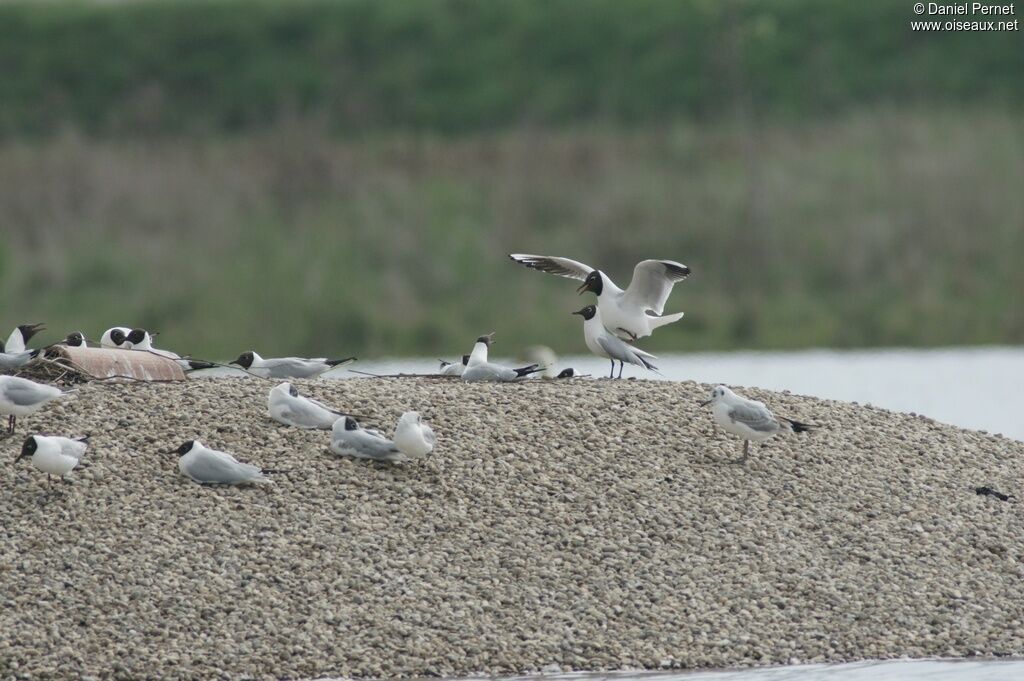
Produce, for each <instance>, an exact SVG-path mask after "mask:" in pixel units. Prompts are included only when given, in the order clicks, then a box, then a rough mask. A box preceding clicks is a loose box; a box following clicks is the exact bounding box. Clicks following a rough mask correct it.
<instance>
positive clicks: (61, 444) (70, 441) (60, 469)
mask: <svg viewBox="0 0 1024 681" xmlns="http://www.w3.org/2000/svg"><path fill="white" fill-rule="evenodd" d="M88 447H89V436H88V435H86V436H85V437H78V438H70V437H60V436H57V435H30V436H28V437H27V438H26V439H25V442H24V443H23V444H22V446H21V453H20V454H18V456H17V458H15V459H14V460H15V461H20V460H22V459H23V458H25V457H32V459H31V461H32V465H33V466H35V467H36V468H38V469H39V470H41V471H42V472H44V473H46V481H47V482H49V481H50V476H51V475H56V476H57V477H58V478H59V477H61V476H63V475H64V474H65V473H70V472H71V471H72V470H74V469H75V467H76V466H77V465H78V463H79V461H81V460H82V456H84V455H85V450H86V449H87V448H88Z"/></svg>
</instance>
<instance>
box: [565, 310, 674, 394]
mask: <svg viewBox="0 0 1024 681" xmlns="http://www.w3.org/2000/svg"><path fill="white" fill-rule="evenodd" d="M573 314H578V315H580V316H581V317H583V337H584V339H585V340H586V342H587V348H588V349H589V350H590V351H591V352H592V353H594V354H595V355H597V356H598V357H604V358H605V359H610V360H611V362H612V369H611V373H609V374H608V378H615V360H618V361H619V378H622V367H623V366H624V364H625V362H629V363H630V364H635V365H637V366H638V367H643V368H645V369H651V370H653V371H657V370H658V367H656V366H654V365H653V364H651V363H650V362H649V361H648V360H651V359H658V358H657V357H655V356H654V355H652V354H651V353H649V352H644V351H643V350H641V349H640V348H634V347H633V346H632V345H630V344H629V343H627V342H626V341H624V340H622V339H621V338H619V337H618V336H616V335H615V334H613V333H612V332H611V331H609V330H608V329H606V328H605V326H604V324H602V323H601V309H600V308H599V307H597V306H596V305H587V306H586V307H585V308H583V309H582V310H577V311H576V312H573Z"/></svg>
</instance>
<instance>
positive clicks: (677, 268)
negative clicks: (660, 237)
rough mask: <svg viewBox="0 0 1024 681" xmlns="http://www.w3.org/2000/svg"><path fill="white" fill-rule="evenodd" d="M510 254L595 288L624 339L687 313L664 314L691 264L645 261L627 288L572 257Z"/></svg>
mask: <svg viewBox="0 0 1024 681" xmlns="http://www.w3.org/2000/svg"><path fill="white" fill-rule="evenodd" d="M508 257H510V258H511V259H512V260H514V261H515V262H517V263H519V264H521V265H526V266H527V267H529V268H531V269H535V270H539V271H541V272H547V273H548V274H555V275H558V276H560V277H567V278H569V279H578V280H581V281H582V282H583V285H582V286H580V287H579V288H578V289H576V291H577V292H578V293H583V292H584V291H591V292H593V293H594V294H595V295H596V296H597V307H598V308H600V310H601V318H602V319H603V321H604V325H605V326H606V327H608V330H609V331H611V332H612V333H614V334H615V335H617V336H619V337H620V338H622V339H623V340H630V341H635V340H636V339H638V338H643V337H644V336H650V335H651V334H652V333H653V332H654V330H655V329H657V328H658V327H660V326H665V325H666V324H671V323H672V322H676V321H679V320H680V319H682V317H683V313H682V312H677V313H676V314H670V315H665V316H664V317H662V316H660V315H661V314H662V313H663V312H664V311H665V301H667V300H668V295H669V294H670V293H671V292H672V287H673V286H675V283H676V282H677V281H682V280H683V279H686V277H688V276H689V275H690V268H689V267H687V266H686V265H684V264H682V263H678V262H675V261H674V260H643V261H641V262H640V263H638V264H637V266H636V267H635V268H634V269H633V280H632V281H631V282H629V287H627V288H626V290H625V291H623V290H622V289H620V288H619V287H618V286H616V285H615V282H614V281H612V280H611V278H610V277H608V275H606V274H604V273H603V272H601V271H600V270H595V269H594V268H593V267H590V266H589V265H584V264H583V263H581V262H577V261H575V260H570V259H569V258H556V257H551V256H547V255H528V254H526V253H512V254H510V255H509V256H508Z"/></svg>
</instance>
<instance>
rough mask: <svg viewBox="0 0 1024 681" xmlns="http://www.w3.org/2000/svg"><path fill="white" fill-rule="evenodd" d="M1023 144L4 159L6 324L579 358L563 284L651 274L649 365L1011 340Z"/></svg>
mask: <svg viewBox="0 0 1024 681" xmlns="http://www.w3.org/2000/svg"><path fill="white" fill-rule="evenodd" d="M1022 158H1024V123H1022V121H1021V119H1020V118H1019V117H1017V116H1014V115H1010V114H1002V113H991V112H983V111H978V110H974V109H958V110H946V111H944V112H935V111H923V110H920V111H896V110H891V109H874V110H863V111H859V112H856V113H850V114H847V115H843V116H839V117H835V118H830V119H825V120H821V121H818V122H813V123H805V124H800V125H796V124H783V123H772V124H767V125H759V126H749V127H736V126H734V125H732V124H721V123H692V122H690V123H687V122H678V123H675V124H672V125H665V126H659V127H655V128H651V129H647V130H642V131H641V130H634V131H624V130H621V129H607V128H588V129H579V130H575V131H561V132H540V131H510V132H500V133H493V134H491V133H489V134H481V135H474V136H464V137H460V138H458V139H451V138H448V137H438V136H430V135H400V134H388V135H383V136H366V137H363V138H360V139H358V140H354V141H345V140H339V139H336V138H332V137H330V136H325V135H323V134H320V133H318V132H316V131H315V130H314V129H312V128H310V127H279V128H275V129H274V130H273V131H268V132H266V133H264V134H261V135H256V136H246V137H240V138H235V139H230V140H223V139H221V140H210V139H206V140H200V141H188V140H181V139H177V140H173V141H155V142H154V141H148V142H143V141H126V142H112V141H100V142H97V141H91V140H88V139H85V138H81V137H79V136H76V135H65V136H62V137H59V138H54V139H52V140H50V141H47V142H45V143H39V142H32V143H11V144H7V145H5V146H2V147H0V224H3V225H4V235H5V240H4V245H5V247H6V257H5V259H4V261H3V263H0V272H2V277H3V279H2V281H0V284H2V290H3V291H4V292H5V300H4V318H5V319H6V320H7V321H6V324H7V325H9V326H13V325H14V324H15V323H16V322H19V321H36V320H37V319H40V320H44V321H46V322H48V323H49V325H50V328H51V329H52V330H53V331H54V332H59V333H63V332H66V331H71V330H74V329H79V328H81V329H82V330H84V331H86V332H87V333H91V334H97V333H98V332H99V331H102V329H103V328H105V327H106V326H111V325H114V324H122V323H125V324H139V325H146V326H150V327H152V328H155V329H158V330H161V331H162V332H163V333H164V336H162V338H161V340H162V342H164V343H165V344H166V345H167V346H169V347H172V348H176V349H179V350H181V351H187V352H192V353H195V354H196V355H197V356H204V355H205V356H213V357H221V358H229V357H233V356H234V355H235V354H237V353H238V352H239V351H241V350H242V349H245V348H247V347H248V346H252V345H255V346H257V348H258V349H260V350H261V351H266V352H269V353H281V352H295V353H320V352H326V353H346V352H353V353H356V354H370V355H373V354H380V353H381V352H389V353H394V354H421V353H443V354H445V355H448V356H454V355H456V354H458V353H461V352H463V351H465V350H467V349H468V343H469V341H471V340H472V338H473V337H475V336H476V335H478V334H479V333H481V332H486V331H491V330H496V331H497V332H498V334H499V342H500V345H499V346H498V348H497V350H499V351H501V352H507V353H512V352H514V351H515V350H517V349H518V348H520V347H521V346H522V345H526V344H531V343H538V342H540V343H546V344H549V345H551V346H553V347H554V348H555V349H556V350H558V351H560V352H573V351H576V352H582V351H584V347H583V343H582V337H581V333H580V327H579V319H578V318H577V317H573V316H571V315H570V314H569V312H571V311H572V310H576V309H579V307H582V305H583V304H584V302H585V301H586V300H588V299H589V296H587V297H584V298H580V297H577V296H576V295H575V293H574V291H573V289H574V286H573V284H572V283H571V282H569V281H566V280H563V279H559V278H556V277H551V276H548V275H543V274H540V273H536V272H532V271H529V270H527V269H525V268H522V267H520V266H518V265H515V264H513V263H511V262H510V261H508V260H507V259H506V257H505V254H507V253H509V252H515V251H522V252H540V253H549V254H555V255H567V256H570V257H576V258H578V259H580V260H583V261H585V262H588V263H591V264H595V265H599V266H602V267H605V268H606V269H607V270H608V271H609V273H610V274H611V275H612V276H613V277H614V278H615V279H617V280H620V281H622V282H623V283H624V282H625V281H627V280H628V279H629V276H630V274H631V272H630V269H631V267H632V263H634V262H635V261H636V260H639V259H641V258H644V257H652V256H665V257H673V258H677V259H679V260H681V261H683V262H685V263H686V264H688V265H690V266H691V267H692V268H693V271H694V274H693V275H692V276H691V277H690V279H688V280H687V281H685V282H682V283H681V284H679V285H678V286H677V287H676V290H675V293H674V294H673V296H672V298H671V299H670V301H669V305H668V309H669V311H677V310H685V311H686V313H687V316H686V318H685V319H684V320H683V321H681V322H680V323H678V324H676V325H674V326H671V327H667V328H666V329H663V330H661V331H659V332H658V334H657V335H655V336H654V337H652V338H651V339H648V340H649V343H646V344H645V347H650V348H651V349H652V350H656V351H670V350H710V349H723V348H735V347H746V348H789V347H806V346H818V345H820V346H840V347H850V346H864V345H945V344H968V343H1006V342H1022V341H1024V308H1022V307H1021V305H1020V292H1021V291H1022V290H1024V268H1021V267H1020V262H1019V261H1020V255H1021V254H1022V253H1024V230H1022V229H1021V225H1024V194H1022V192H1021V191H1020V188H1021V187H1024V163H1021V159H1022Z"/></svg>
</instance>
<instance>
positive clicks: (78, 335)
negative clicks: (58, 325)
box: [64, 331, 85, 348]
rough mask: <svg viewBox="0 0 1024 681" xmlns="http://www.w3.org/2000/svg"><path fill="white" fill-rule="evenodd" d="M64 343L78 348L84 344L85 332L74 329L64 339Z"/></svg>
mask: <svg viewBox="0 0 1024 681" xmlns="http://www.w3.org/2000/svg"><path fill="white" fill-rule="evenodd" d="M64 345H70V346H71V347H74V348H80V347H82V346H83V345H85V334H84V333H82V332H81V331H75V332H74V333H69V334H68V337H67V338H65V339H64Z"/></svg>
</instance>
